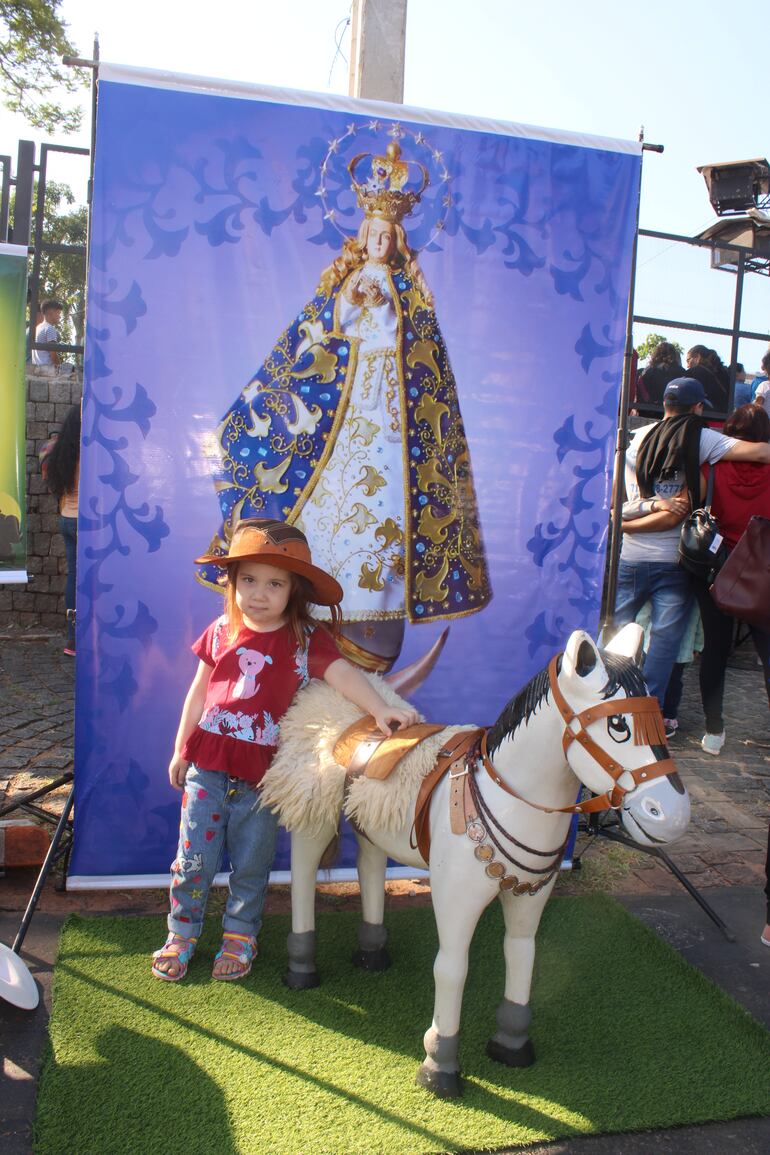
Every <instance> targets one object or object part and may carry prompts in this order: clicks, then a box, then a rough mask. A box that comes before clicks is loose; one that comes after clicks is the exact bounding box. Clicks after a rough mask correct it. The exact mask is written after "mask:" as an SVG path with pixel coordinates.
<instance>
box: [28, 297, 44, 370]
mask: <svg viewBox="0 0 770 1155" xmlns="http://www.w3.org/2000/svg"><path fill="white" fill-rule="evenodd" d="M43 321H44V317H43V310H42V309H41V308H40V306H39V305H38V307H37V310H36V312H35V321H34V324H33V323H32V321H31V320H30V322H29V324H28V325H27V332H26V335H25V338H24V348H25V349H26V356H25V360H26V361H27V362H28V363H29V362H30V361H31V360H32V334H33V332H34V333H35V340H37V331H38V329H39V328H40V326H41V325H42V324H43Z"/></svg>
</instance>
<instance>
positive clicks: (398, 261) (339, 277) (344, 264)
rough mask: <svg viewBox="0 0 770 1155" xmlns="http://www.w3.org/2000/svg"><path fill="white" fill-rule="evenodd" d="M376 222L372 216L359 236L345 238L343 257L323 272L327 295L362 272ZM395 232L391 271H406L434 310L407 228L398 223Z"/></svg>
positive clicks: (323, 289)
mask: <svg viewBox="0 0 770 1155" xmlns="http://www.w3.org/2000/svg"><path fill="white" fill-rule="evenodd" d="M372 219H373V218H371V217H366V218H365V219H364V220H363V221H362V222H361V227H360V228H359V230H358V235H357V236H355V237H346V238H345V241H344V243H343V245H342V252H341V253H340V255H339V256H338V257H337V258H336V259H335V260H333V261H332V263H331V264H330V265H329V266H328V268H326V269H324V271H323V272H322V273H321V279H320V281H319V286H318V287H319V289H320V291H321V292H322V293H324V294H325V295H326V296H328V295H329V294H330V293H331V291H332V289H333V288H334V287H335V285H339V284H340V283H341V282H342V281H344V280H345V278H346V277H347V275H348V273H352V272H353V270H354V269H358V268H360V267H361V266H362V265H365V264H366V261H367V253H366V242H367V241H368V239H369V229H370V227H371V223H372ZM393 233H394V236H395V241H396V245H395V249H394V251H393V253H392V254H391V255H390V257H389V258H388V262H387V263H388V265H389V266H390V268H398V269H403V270H404V272H405V273H406V275H407V276H408V277H409V279H410V280H411V281H412V283H413V285H414V286H415V288H417V289H418V290H419V291H420V293H421V294H422V297H423V299H424V301H425V303H426V305H427V306H428V307H429V308H430V307H431V306H432V305H433V294H432V293H431V291H430V289H429V288H428V286H427V283H426V281H425V278H424V277H423V275H422V269H421V268H420V266H419V264H418V262H417V257H416V256H415V254H414V253H413V252H412V250H411V249H410V248H409V244H408V243H407V239H406V231H405V230H404V227H403V225H400V224H398V222H396V221H394V222H393Z"/></svg>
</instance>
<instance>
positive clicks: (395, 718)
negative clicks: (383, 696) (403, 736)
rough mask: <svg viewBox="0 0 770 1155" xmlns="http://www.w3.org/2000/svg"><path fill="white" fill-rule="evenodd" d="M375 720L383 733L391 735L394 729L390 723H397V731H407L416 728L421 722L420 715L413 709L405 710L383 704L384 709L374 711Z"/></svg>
mask: <svg viewBox="0 0 770 1155" xmlns="http://www.w3.org/2000/svg"><path fill="white" fill-rule="evenodd" d="M374 720H375V722H376V723H377V729H378V730H379V731H380V732H381V733H383V734H387V735H390V734H392V733H393V728H392V726H390V725H389V724H388V723H390V722H395V724H396V729H397V730H405V729H406V728H407V726H414V725H415V723H416V722H418V721H419V715H418V713H417V711H416V710H413V709H412V708H411V707H410V708H409V709H408V710H403V709H400V708H398V707H396V706H386V705H385V703H384V702H383V704H382V707H381V708H380V709H379V710H375V711H374Z"/></svg>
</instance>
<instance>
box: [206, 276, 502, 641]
mask: <svg viewBox="0 0 770 1155" xmlns="http://www.w3.org/2000/svg"><path fill="white" fill-rule="evenodd" d="M389 275H390V281H391V290H392V297H393V301H394V303H395V307H396V315H397V320H398V343H397V368H398V377H399V383H400V405H401V418H402V420H401V428H402V430H405V431H406V436H405V439H404V446H403V462H404V492H405V495H406V503H407V508H406V509H405V511H404V525H405V526H406V527H407V532H406V533H405V534H404V535H403V536H404V542H403V546H404V564H405V572H404V610H405V616H406V617H407V618H408V620H409V621H411V622H421V621H434V620H442V619H447V618H456V617H460V616H463V615H466V614H471V613H475V612H476V611H477V610H480V609H482V607H483V606H485V605H486V604H487V602H488V601H489V600H490V598H491V596H492V593H491V589H490V585H489V575H488V572H487V564H486V557H485V554H484V547H483V541H482V536H481V527H480V524H479V515H478V508H477V502H476V494H475V490H474V486H473V476H472V473H471V463H470V455H469V452H468V443H467V440H466V436H465V429H464V427H463V421H462V416H461V414H460V408H459V405H458V401H457V388H456V385H455V379H454V375H453V373H452V368H451V365H450V363H449V356H448V354H447V350H446V345H445V344H444V339H443V337H442V335H441V331H440V329H439V325H438V321H437V319H436V314H435V312H434V310H433V308H432V306H431V305H429V304H428V303H427V302H426V300H425V298H424V297H423V295H422V293H421V292H420V290H419V288H418V287H417V286H415V285H414V283H413V282H412V280H411V278H410V277H408V276H407V275H406V273H404V272H402V271H398V270H395V271H389ZM343 283H344V282H343ZM341 289H342V283H341V284H338V285H336V286H335V287H334V288H333V289H332V290H331V291H330V292H324V291H321V290H319V292H318V293H317V294H316V296H315V297H314V298H313V300H312V301H311V302H310V303H309V304H308V305H307V306H306V307H305V308H304V309H303V310H302V312H301V313H300V314H299V316H298V317H297V318H296V319H295V320H294V321H293V322H292V323H291V324H290V325H289V327H288V328H287V329H286V330H285V332H284V333H283V334H282V335H281V337H280V338H279V340H278V341H277V343H276V345H275V346H274V348H273V349H272V350H271V352H270V354H269V356H268V357H267V359H266V360H265V362H264V364H263V365H262V367H261V368H260V369H259V371H258V372H257V373H256V374H255V376H254V377H253V378H252V380H251V381H250V382H249V384H248V385H247V386H246V388H245V389H244V390H243V392H242V393H241V395H240V397H239V398H238V400H237V401H236V402H235V404H234V405H233V407H232V408H231V409H229V410H228V412H227V413H226V414H225V416H224V418H223V420H222V423H221V425H220V427H219V429H218V430H217V440H218V443H219V452H220V460H219V462H218V464H217V466H216V467H215V470H214V483H215V487H216V490H217V495H218V498H219V504H220V508H221V511H222V518H223V524H222V527H221V528H220V531H219V533H218V534H217V535H216V537H215V538H214V540H213V542H212V543H211V547H210V549H209V552H210V553H225V552H226V550H227V544H226V543H227V541H229V538H230V534H231V531H232V528H233V526H234V525H235V523H236V522H237V521H238V520H240V519H241V518H245V517H273V518H280V519H281V520H284V521H287V522H289V523H292V522H294V521H295V520H296V519H297V518H298V517H299V515H300V512H301V510H302V508H303V506H304V504H305V502H306V501H307V499H308V497H309V496H310V494H311V493H312V491H313V488H314V486H315V485H316V483H317V482H318V480H319V478H320V476H321V474H322V472H323V469H324V465H325V463H326V462H327V460H328V459H329V456H330V454H331V450H332V447H333V445H334V442H335V438H336V437H337V433H338V431H339V429H340V427H341V425H342V422H343V421H344V419H345V412H346V409H347V405H348V398H349V394H350V390H351V387H352V383H353V379H354V376H355V370H356V357H357V348H358V343H359V342H358V340H357V339H356V338H351V337H347V336H345V335H344V334H343V333H342V332H341V331H340V329H339V325H338V309H337V305H338V298H339V295H340V292H341ZM377 536H378V539H380V538H381V539H382V542H383V546H384V547H388V546H390V545H392V544H395V545H399V544H400V542H399V541H398V539H399V538H400V537H401V536H402V531H401V530H400V528H399V527H398V526H397V525H396V524H395V523H393V522H392V521H386V522H385V523H384V524H383V526H382V527H381V528H380V529H379V530H378V531H377ZM310 544H311V548H312V544H313V543H312V542H311V543H310ZM199 574H200V580H202V581H203V582H204V583H205V584H213V583H214V582H215V581H216V578H217V574H218V570H217V569H216V567H214V566H208V567H201V569H200V571H199ZM379 581H380V574H379V573H378V571H377V569H376V568H374V569H371V570H369V572H367V573H365V574H362V577H361V582H362V583H364V582H366V583H372V584H371V585H369V588H372V589H378V588H382V587H381V586H380V585H378V584H377V583H378V582H379ZM365 588H366V587H365ZM343 614H344V604H343Z"/></svg>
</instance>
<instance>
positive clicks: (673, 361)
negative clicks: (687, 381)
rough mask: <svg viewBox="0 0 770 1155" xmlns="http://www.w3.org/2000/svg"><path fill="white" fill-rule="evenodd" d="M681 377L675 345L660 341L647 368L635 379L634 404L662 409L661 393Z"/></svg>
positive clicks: (681, 369)
mask: <svg viewBox="0 0 770 1155" xmlns="http://www.w3.org/2000/svg"><path fill="white" fill-rule="evenodd" d="M683 376H684V369H683V368H682V360H681V357H680V356H679V350H678V349H677V347H676V345H672V344H671V342H670V341H661V342H660V344H659V345H656V346H655V348H654V349H653V351H652V353H650V360H649V362H648V364H647V368H646V369H644V370H642V372H641V373H640V374H639V376H638V377H637V379H636V399H635V404H638V406H644V405H657V406H661V407H662V405H663V391H664V389H665V388H666V386H667V385H668V383H669V381H673V380H674V378H675V377H683Z"/></svg>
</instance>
